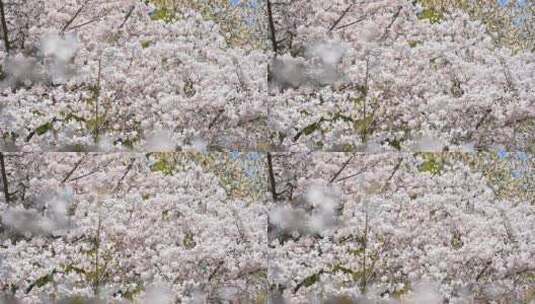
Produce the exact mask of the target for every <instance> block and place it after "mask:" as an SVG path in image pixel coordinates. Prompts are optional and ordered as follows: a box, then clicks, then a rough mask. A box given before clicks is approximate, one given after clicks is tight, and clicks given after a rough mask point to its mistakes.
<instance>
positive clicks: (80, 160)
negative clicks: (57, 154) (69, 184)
mask: <svg viewBox="0 0 535 304" xmlns="http://www.w3.org/2000/svg"><path fill="white" fill-rule="evenodd" d="M85 158H86V155H84V156H83V157H81V158H80V159H79V160H78V161H77V162H76V164H74V167H73V168H72V169H71V171H69V173H67V175H66V176H65V177H64V178H63V180H62V181H61V183H62V184H64V183H65V182H66V181H67V180H68V179H69V178H70V177H71V176H72V174H73V173H74V171H76V169H78V167H79V166H80V164H81V163H82V162H83V161H84V159H85Z"/></svg>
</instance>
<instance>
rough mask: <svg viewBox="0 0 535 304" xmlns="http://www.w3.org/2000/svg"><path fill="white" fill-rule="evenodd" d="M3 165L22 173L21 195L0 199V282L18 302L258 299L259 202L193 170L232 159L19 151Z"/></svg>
mask: <svg viewBox="0 0 535 304" xmlns="http://www.w3.org/2000/svg"><path fill="white" fill-rule="evenodd" d="M245 157H247V156H245ZM210 159H211V160H210ZM15 160H16V162H15ZM6 162H7V165H6V170H8V172H10V180H9V181H10V182H11V183H14V181H15V180H17V179H20V178H21V176H30V178H29V179H28V180H26V179H25V178H22V180H24V183H25V186H24V187H25V189H26V195H25V196H24V197H22V196H20V195H17V196H15V195H13V196H12V199H11V201H10V202H9V203H6V202H5V201H2V203H1V204H0V213H1V220H2V230H3V231H2V247H1V250H0V256H1V257H2V258H1V259H0V260H1V263H0V273H1V275H0V278H1V279H0V288H1V289H2V291H3V293H5V294H7V295H10V296H13V297H15V298H17V299H19V300H20V301H21V302H22V303H37V302H50V303H55V302H54V301H59V300H60V299H71V300H72V301H74V300H73V299H79V300H82V299H88V300H89V299H102V300H103V301H105V302H109V301H114V302H115V301H117V302H127V301H134V302H136V303H154V302H153V301H156V300H154V299H153V297H155V296H156V295H158V296H159V297H163V296H166V297H167V298H168V300H166V301H164V302H161V303H175V301H181V303H205V302H208V303H216V302H218V301H219V302H220V301H223V302H224V301H234V302H233V303H236V301H238V299H239V301H240V303H242V302H243V303H255V301H261V299H262V297H265V294H266V289H265V281H266V271H267V256H266V254H267V251H266V249H267V247H266V246H265V244H266V241H267V240H266V239H265V237H266V234H265V231H266V217H265V215H266V213H265V211H264V206H263V204H262V203H261V202H262V199H259V200H252V199H250V198H240V199H238V198H236V196H235V195H232V194H231V193H227V188H226V187H227V186H225V185H224V184H225V183H224V182H223V180H222V179H221V178H220V177H221V174H220V173H216V174H214V173H212V172H211V171H210V169H209V166H208V167H206V166H204V165H203V162H204V163H206V162H210V163H213V164H214V166H215V165H216V164H218V163H223V162H227V164H228V165H229V166H228V168H230V167H231V166H233V165H232V163H231V162H229V161H228V160H227V161H226V160H225V158H224V156H221V157H219V156H217V155H211V156H202V155H195V154H185V153H184V154H177V155H175V156H165V155H159V154H150V155H144V154H133V153H128V154H79V153H44V154H34V153H31V154H23V155H21V154H7V155H6ZM164 162H165V165H162V164H163V163H164ZM16 166H20V167H18V170H17V171H14V170H15V167H16ZM22 169H24V171H22ZM251 197H252V196H251ZM263 295H264V296H263ZM169 301H171V302H169ZM73 303H74V302H73ZM76 303H78V302H76ZM259 303H260V302H259Z"/></svg>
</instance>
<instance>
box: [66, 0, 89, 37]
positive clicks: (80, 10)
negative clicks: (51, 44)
mask: <svg viewBox="0 0 535 304" xmlns="http://www.w3.org/2000/svg"><path fill="white" fill-rule="evenodd" d="M86 5H87V2H86V3H85V4H83V5H82V6H80V8H79V9H78V10H77V11H76V13H75V14H74V15H73V16H72V18H71V19H69V21H67V23H65V25H64V26H63V27H62V28H61V33H64V32H65V31H66V30H67V28H69V26H70V25H71V24H72V23H73V21H74V20H75V19H76V18H77V17H78V15H80V13H81V12H82V10H83V9H84V7H85V6H86Z"/></svg>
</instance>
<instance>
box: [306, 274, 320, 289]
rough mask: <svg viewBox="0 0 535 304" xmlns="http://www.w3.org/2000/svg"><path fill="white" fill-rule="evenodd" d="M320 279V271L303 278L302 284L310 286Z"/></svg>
mask: <svg viewBox="0 0 535 304" xmlns="http://www.w3.org/2000/svg"><path fill="white" fill-rule="evenodd" d="M319 280H320V273H315V274H313V275H311V276H308V277H306V278H305V279H304V280H303V286H305V287H310V286H312V285H314V284H315V283H316V282H318V281H319Z"/></svg>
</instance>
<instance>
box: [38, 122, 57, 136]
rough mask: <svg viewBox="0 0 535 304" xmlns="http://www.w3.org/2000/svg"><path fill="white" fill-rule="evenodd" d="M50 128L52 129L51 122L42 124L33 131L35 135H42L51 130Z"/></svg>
mask: <svg viewBox="0 0 535 304" xmlns="http://www.w3.org/2000/svg"><path fill="white" fill-rule="evenodd" d="M52 127H53V125H52V123H51V122H47V123H45V124H42V125H40V126H39V127H37V129H35V133H37V135H43V134H45V133H46V132H48V131H49V130H52Z"/></svg>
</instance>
